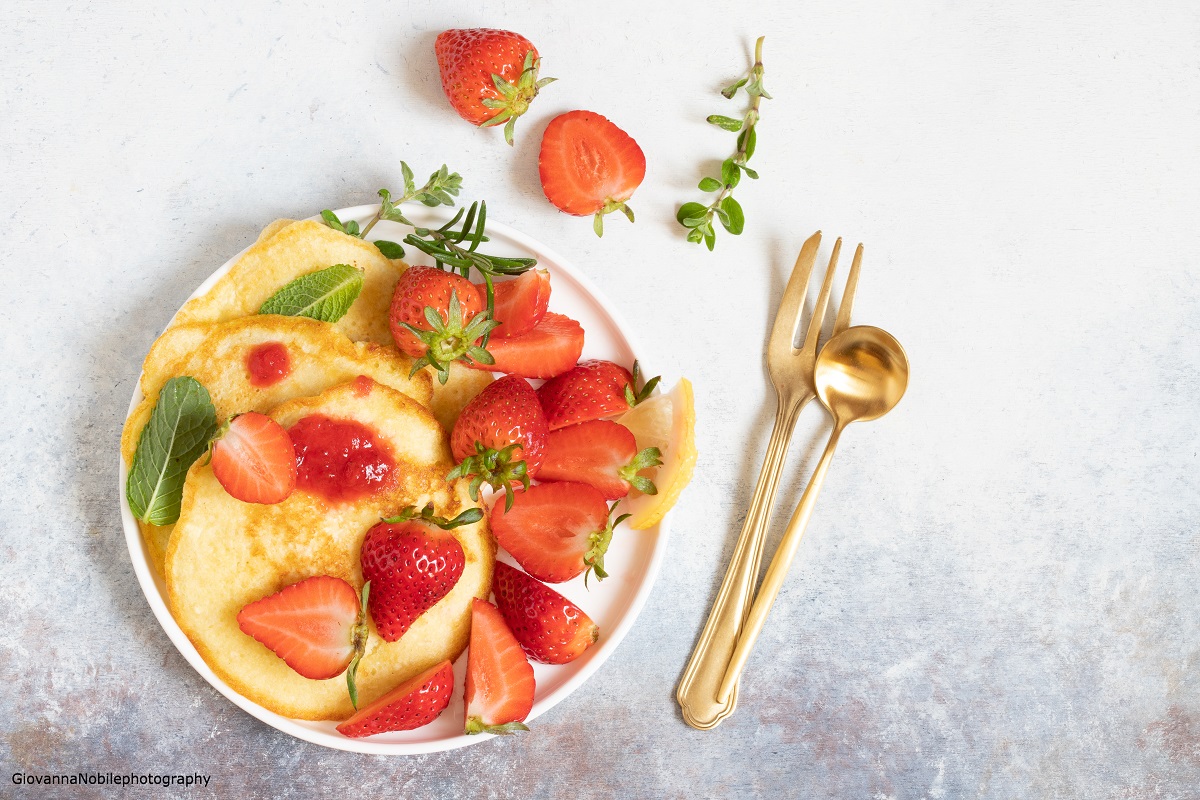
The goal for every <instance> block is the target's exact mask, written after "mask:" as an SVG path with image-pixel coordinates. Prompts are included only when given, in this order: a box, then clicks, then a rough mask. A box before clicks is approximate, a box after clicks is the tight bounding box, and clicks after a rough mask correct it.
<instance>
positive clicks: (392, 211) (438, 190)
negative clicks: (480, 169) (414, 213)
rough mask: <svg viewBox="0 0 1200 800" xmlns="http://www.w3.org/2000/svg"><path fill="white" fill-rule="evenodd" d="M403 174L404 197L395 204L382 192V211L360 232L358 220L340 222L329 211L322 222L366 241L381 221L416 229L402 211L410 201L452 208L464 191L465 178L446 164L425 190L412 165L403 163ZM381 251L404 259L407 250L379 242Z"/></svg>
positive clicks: (389, 194) (433, 175)
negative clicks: (418, 180)
mask: <svg viewBox="0 0 1200 800" xmlns="http://www.w3.org/2000/svg"><path fill="white" fill-rule="evenodd" d="M400 173H401V175H402V176H403V177H404V194H403V195H401V196H400V197H399V198H398V199H396V200H393V199H392V194H391V192H389V191H388V190H387V189H380V190H379V197H380V198H381V200H382V202H381V203H380V205H379V211H378V212H377V213H376V214H375V216H374V217H372V218H371V221H370V222H368V223H367V224H366V225H364V226H363V227H362V229H361V230H360V229H359V227H358V223H357V222H356V221H354V220H352V219H351V220H347V221H346V222H342V221H341V220H340V219H338V217H337V214H334V213H333V212H332V211H330V210H329V209H325V210H324V211H322V212H321V219H323V220H325V224H326V225H328V226H329V227H331V228H333V229H334V230H336V231H341V232H342V233H344V234H346V235H348V236H355V237H357V238H359V239H365V238H366V237H367V234H368V233H370V232H371V229H372V228H374V227H375V223H377V222H379V220H381V219H386V220H390V221H392V222H401V223H403V224H405V225H409V226H412V227H415V226H413V224H412V223H411V222H409V221H408V218H407V217H405V216H404V214H403V213H402V212H401V211H400V206H401V205H403V204H404V203H407V202H410V201H413V200H415V201H417V202H418V203H422V204H423V205H427V206H430V207H431V208H432V207H433V206H443V205H444V206H452V205H454V197H455V196H457V195H458V192H459V190H460V189H462V176H461V175H459V174H458V173H457V172H451V171H450V170H449V169H447V167H446V165H445V164H442V166H441V168H440V169H439V170H438V171H437V172H435V173H433V174H432V175H430V176H429V180H427V181H426V182H425V185H424V186H421V187H418V186H417V183H416V180H415V179H414V177H413V171H412V169H410V168H409V166H408V164H406V163H404V162H403V161H401V162H400ZM374 244H375V246H376V247H378V248H379V252H381V253H383V254H384V255H385V256H387V257H388V258H403V257H404V248H403V247H401V246H400V245H398V244H396V243H395V242H389V241H385V240H382V239H381V240H379V241H377V242H374Z"/></svg>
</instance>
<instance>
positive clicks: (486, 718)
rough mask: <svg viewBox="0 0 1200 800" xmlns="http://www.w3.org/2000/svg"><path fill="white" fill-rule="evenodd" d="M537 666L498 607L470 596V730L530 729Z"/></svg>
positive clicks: (468, 709) (467, 720)
mask: <svg viewBox="0 0 1200 800" xmlns="http://www.w3.org/2000/svg"><path fill="white" fill-rule="evenodd" d="M533 690H534V684H533V667H531V666H529V659H527V658H526V657H525V653H524V652H522V650H521V644H520V643H519V642H518V641H517V639H516V637H515V636H513V634H512V631H510V630H509V629H508V625H506V624H505V622H504V617H503V616H501V614H500V611H499V610H497V608H496V607H495V606H494V605H492V604H491V603H489V602H487V601H486V600H480V599H479V598H475V599H474V600H472V601H471V644H470V649H469V650H468V651H467V690H466V706H467V709H466V732H467V733H496V734H506V733H514V732H516V731H527V730H529V727H528V726H527V725H525V718H526V717H527V716H529V711H530V709H532V708H533Z"/></svg>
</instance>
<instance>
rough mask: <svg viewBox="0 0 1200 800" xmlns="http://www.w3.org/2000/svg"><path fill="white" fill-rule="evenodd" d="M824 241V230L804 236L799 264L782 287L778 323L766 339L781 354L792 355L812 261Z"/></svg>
mask: <svg viewBox="0 0 1200 800" xmlns="http://www.w3.org/2000/svg"><path fill="white" fill-rule="evenodd" d="M820 244H821V232H820V231H817V232H816V233H814V234H813V235H812V236H810V237H808V239H806V240H805V242H804V245H803V246H802V247H801V248H800V254H799V255H798V256H796V266H794V267H793V268H792V275H791V277H790V278H788V282H787V286H786V287H785V288H784V290H783V299H782V300H780V301H779V311H777V312H776V313H775V324H774V326H773V327H772V328H771V338H770V339H768V340H767V347H768V352H770V351H775V355H776V356H778V357H786V356H789V355H790V354H791V352H792V346H793V342H795V341H796V331H797V330H799V329H800V313H801V312H802V311H803V310H804V297H805V295H807V294H808V279H809V278H810V277H812V270H813V263H814V262H815V261H816V260H817V247H819V246H820Z"/></svg>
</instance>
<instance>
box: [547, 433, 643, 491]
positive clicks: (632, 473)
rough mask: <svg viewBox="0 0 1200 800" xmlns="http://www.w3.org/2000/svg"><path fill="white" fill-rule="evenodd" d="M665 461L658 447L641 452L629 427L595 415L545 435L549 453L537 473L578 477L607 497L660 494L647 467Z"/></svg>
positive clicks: (556, 478) (551, 477)
mask: <svg viewBox="0 0 1200 800" xmlns="http://www.w3.org/2000/svg"><path fill="white" fill-rule="evenodd" d="M660 464H662V453H661V452H659V449H658V448H657V447H647V448H646V449H645V450H642V451H641V452H640V453H639V452H638V449H637V441H636V440H635V439H634V438H633V433H631V432H630V430H629V429H628V428H626V427H625V426H624V425H621V424H620V423H617V422H612V421H611V420H607V419H594V420H592V421H590V422H581V423H579V424H578V425H568V426H567V427H565V428H559V429H558V430H556V431H553V432H551V433H550V435H549V436H547V437H546V457H545V459H544V460H543V461H542V469H541V471H540V472H539V473H538V477H539V478H540V479H541V480H544V481H578V482H580V483H588V484H591V485H592V486H594V487H595V488H597V489H599V490H600V493H601V494H603V495H604V497H605V498H607V499H608V500H616V499H617V498H620V497H624V496H625V495H627V494H629V490H630V489H631V488H633V487H636V488H637V490H638V491H639V492H641V493H642V494H658V489H656V488H655V486H654V483H653V482H652V481H651V480H649V479H648V478H646V477H644V476H642V475H638V473H639V472H641V471H642V470H644V469H648V468H649V467H657V466H659V465H660Z"/></svg>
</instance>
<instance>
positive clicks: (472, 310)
mask: <svg viewBox="0 0 1200 800" xmlns="http://www.w3.org/2000/svg"><path fill="white" fill-rule="evenodd" d="M388 321H389V323H390V325H391V330H392V338H393V339H395V341H396V346H397V347H398V348H400V350H401V351H402V352H404V353H405V354H407V355H409V356H411V357H413V358H415V359H416V361H415V363H414V364H413V369H412V372H413V374H415V373H416V372H417V371H418V370H420V369H421V368H422V367H425V366H431V367H433V368H434V369H435V370H436V371H437V373H438V380H439V381H441V382H442V383H443V384H444V383H445V382H446V381H447V380H448V379H449V377H450V364H451V363H452V362H454V361H463V362H465V363H467V364H472V363H480V364H491V363H492V361H493V359H492V356H491V354H490V353H488V351H487V350H485V349H484V348H483V347H481V346H480V345H479V341H480V340H481V339H483V337H485V336H486V335H487V334H488V333H489V332H490V331H491V330H492V329H493V328H495V327H496V325H497V323H496V322H495V321H494V320H492V319H491V316H490V315H489V314H488V313H487V311H486V310H485V302H484V299H483V298H482V297H481V296H480V294H479V290H477V289H476V288H475V284H473V283H471V282H470V281H469V280H467V279H466V278H464V277H462V276H461V275H456V274H454V273H453V272H445V271H443V270H440V269H438V268H436V267H409V268H408V269H407V270H405V272H404V274H403V275H401V276H400V280H398V281H397V282H396V290H395V293H394V294H393V295H392V306H391V310H390V312H389V318H388Z"/></svg>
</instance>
